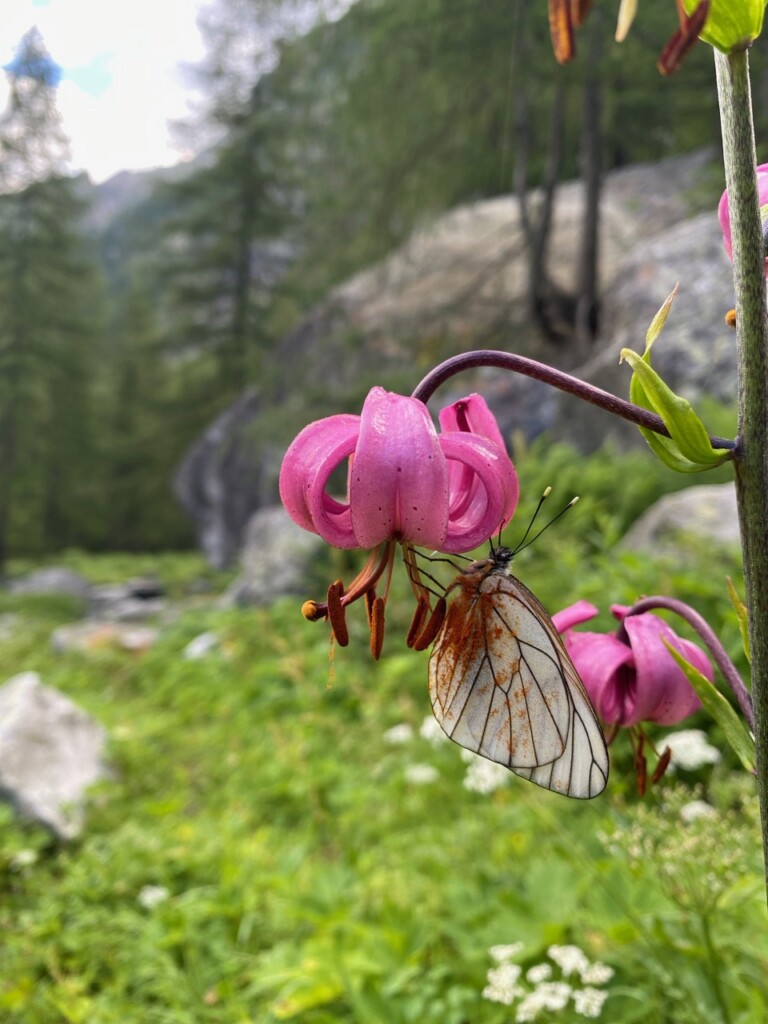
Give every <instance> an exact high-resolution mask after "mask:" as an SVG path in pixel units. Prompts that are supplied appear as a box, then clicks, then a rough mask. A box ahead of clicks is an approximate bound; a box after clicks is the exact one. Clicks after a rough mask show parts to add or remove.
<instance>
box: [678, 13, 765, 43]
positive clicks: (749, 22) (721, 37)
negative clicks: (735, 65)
mask: <svg viewBox="0 0 768 1024" xmlns="http://www.w3.org/2000/svg"><path fill="white" fill-rule="evenodd" d="M699 2H700V0H684V7H685V13H686V14H692V13H693V12H694V11H695V10H696V8H697V7H698V6H699ZM765 5H766V0H712V2H711V4H710V8H709V14H708V15H707V20H706V22H705V24H704V29H703V31H702V33H701V35H700V36H699V38H700V39H701V40H703V42H705V43H709V44H710V46H714V47H716V48H717V49H718V50H722V51H723V53H731V52H732V51H733V50H742V49H744V47H746V46H749V44H750V43H751V42H752V40H753V39H757V37H758V36H759V35H760V33H761V32H762V30H763V14H764V13H765Z"/></svg>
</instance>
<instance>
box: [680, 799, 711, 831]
mask: <svg viewBox="0 0 768 1024" xmlns="http://www.w3.org/2000/svg"><path fill="white" fill-rule="evenodd" d="M680 817H681V818H682V819H683V821H684V822H685V823H686V825H687V824H689V822H691V821H696V820H698V819H699V818H716V817H717V811H716V810H715V808H714V807H713V806H712V804H708V803H707V801H706V800H690V801H689V802H688V803H687V804H683V806H682V807H681V808H680Z"/></svg>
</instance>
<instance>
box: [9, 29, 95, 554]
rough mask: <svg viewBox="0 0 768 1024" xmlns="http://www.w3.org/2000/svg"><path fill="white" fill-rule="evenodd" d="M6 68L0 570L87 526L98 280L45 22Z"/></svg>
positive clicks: (66, 539)
mask: <svg viewBox="0 0 768 1024" xmlns="http://www.w3.org/2000/svg"><path fill="white" fill-rule="evenodd" d="M5 71H6V73H7V75H8V78H9V83H10V100H9V103H8V107H7V109H6V111H5V112H4V113H3V115H2V116H1V117H0V153H1V154H2V156H3V163H2V166H1V167H0V368H1V369H2V372H1V373H0V573H1V572H2V571H3V570H4V568H5V564H6V561H7V558H8V555H9V552H10V551H11V550H13V551H18V552H22V551H25V552H39V551H47V550H51V549H54V548H56V547H60V546H63V545H67V544H70V543H73V542H74V541H75V540H80V539H82V538H83V537H84V536H86V535H87V533H88V530H89V529H90V527H91V524H90V522H89V514H90V513H89V510H90V507H91V505H90V502H89V500H88V499H89V497H92V495H90V493H89V488H90V487H91V486H92V484H93V480H94V477H93V467H92V466H89V445H88V437H89V392H90V375H91V372H92V371H91V367H92V360H91V356H92V352H93V346H94V344H95V341H96V340H97V334H96V328H95V321H96V318H97V313H98V300H97V299H96V296H95V290H94V289H95V278H94V275H93V271H92V267H91V264H90V262H89V259H88V254H87V251H86V248H85V245H84V243H83V240H82V236H81V233H80V221H81V218H82V215H83V212H84V204H83V200H82V198H81V197H80V195H79V191H78V183H77V181H76V180H75V179H73V178H70V177H66V176H65V170H66V160H67V151H68V145H67V140H66V137H65V135H64V132H63V130H62V127H61V121H60V118H59V114H58V111H57V109H56V95H55V94H56V85H57V83H58V80H59V77H60V72H59V69H58V67H57V65H56V64H55V63H54V62H53V60H52V59H51V57H50V55H49V54H48V52H47V51H46V49H45V46H44V44H43V41H42V38H41V36H40V34H39V32H38V31H37V30H36V29H32V30H30V31H29V32H28V33H27V34H26V35H25V36H24V37H23V39H22V40H21V43H20V45H19V48H18V51H17V53H16V56H15V58H14V60H13V61H12V62H11V63H10V64H9V65H7V66H6V68H5Z"/></svg>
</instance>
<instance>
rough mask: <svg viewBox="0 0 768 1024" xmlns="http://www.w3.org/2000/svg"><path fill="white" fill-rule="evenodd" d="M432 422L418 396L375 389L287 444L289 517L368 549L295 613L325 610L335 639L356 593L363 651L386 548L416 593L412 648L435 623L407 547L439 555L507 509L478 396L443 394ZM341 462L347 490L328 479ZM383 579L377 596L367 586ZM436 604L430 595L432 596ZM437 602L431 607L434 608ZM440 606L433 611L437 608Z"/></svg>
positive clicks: (377, 604) (495, 525)
mask: <svg viewBox="0 0 768 1024" xmlns="http://www.w3.org/2000/svg"><path fill="white" fill-rule="evenodd" d="M440 423H441V426H442V431H441V432H440V433H438V432H437V430H436V429H435V426H434V424H433V423H432V419H431V417H430V415H429V412H428V411H427V408H426V406H425V405H424V403H423V402H420V401H419V400H417V399H414V398H407V397H405V396H403V395H397V394H393V393H391V392H388V391H385V390H384V389H383V388H380V387H374V388H372V389H371V391H370V392H369V393H368V396H367V398H366V399H365V402H364V404H363V409H362V413H361V414H360V415H359V416H355V415H349V414H339V415H336V416H329V417H327V418H325V419H321V420H317V421H315V422H314V423H310V424H309V426H307V427H305V428H304V430H302V431H301V433H300V434H299V435H298V436H297V437H296V439H295V440H294V441H293V443H292V444H291V445H290V447H289V448H288V451H287V452H286V454H285V458H284V459H283V464H282V468H281V471H280V497H281V499H282V501H283V504H284V506H285V508H286V510H287V511H288V514H289V515H290V516H291V518H292V519H293V521H294V522H295V523H297V524H298V525H299V526H301V527H303V528H304V529H305V530H310V531H311V532H313V533H317V534H319V535H320V536H321V537H322V538H323V539H324V540H325V541H327V542H328V543H329V544H331V545H333V546H335V547H338V548H358V547H359V548H367V549H369V552H370V553H369V556H368V559H367V561H366V563H365V565H364V567H363V569H362V570H361V572H360V573H358V575H357V576H356V577H355V579H354V580H353V581H352V583H351V584H350V585H349V587H348V588H346V589H345V588H344V587H343V585H342V584H341V581H338V580H337V581H335V582H334V583H332V584H331V586H330V587H329V590H328V598H327V601H326V602H323V603H319V602H316V601H307V602H306V603H305V605H304V607H303V609H302V611H303V614H304V615H305V617H306V618H309V619H312V620H315V619H321V618H328V619H330V622H331V626H332V630H333V634H334V636H335V638H336V640H337V642H338V643H339V644H340V645H341V646H344V645H345V644H346V643H347V642H348V635H347V630H346V623H345V618H344V613H345V609H346V608H347V606H348V605H349V604H351V603H352V602H353V601H355V600H357V599H358V598H361V597H363V598H365V602H366V608H367V611H368V622H369V626H370V629H371V649H372V652H373V654H374V657H378V656H379V654H380V653H381V644H382V641H383V635H384V608H385V604H386V599H387V595H388V592H389V583H390V579H391V573H392V566H393V562H394V556H395V551H396V548H397V545H398V544H401V545H402V547H403V551H404V558H405V561H406V564H407V566H408V572H409V577H410V580H411V584H412V586H413V589H414V593H415V594H416V597H417V601H418V608H417V614H416V617H415V619H414V625H413V626H412V628H411V632H410V634H409V643H410V644H411V646H416V647H418V648H421V647H423V646H426V645H427V644H428V643H429V642H430V639H431V635H433V634H434V633H435V632H436V629H437V626H439V621H436V620H434V616H433V622H432V625H431V626H430V625H429V623H428V622H427V623H426V628H423V627H425V622H426V619H427V613H428V612H430V611H432V609H431V605H430V601H429V596H428V592H427V590H426V588H425V587H424V586H423V585H422V584H421V582H420V578H419V573H418V568H417V566H416V563H415V559H414V554H413V546H414V545H416V546H419V547H425V548H429V549H434V550H436V551H441V552H445V553H448V554H458V553H462V552H465V551H470V550H471V549H472V548H475V547H477V546H478V544H481V543H483V541H485V540H487V539H488V537H490V536H492V535H493V534H494V533H495V532H497V531H498V530H499V529H500V528H501V526H502V525H505V524H506V523H507V522H509V520H510V519H511V518H512V515H513V513H514V511H515V508H516V506H517V500H518V493H519V485H518V480H517V473H516V471H515V467H514V465H513V464H512V461H511V460H510V458H509V456H508V455H507V452H506V449H505V447H504V443H503V440H502V437H501V433H500V431H499V428H498V424H497V423H496V420H495V419H494V417H493V414H492V413H491V412H490V410H489V409H488V406H487V405H486V403H485V401H484V399H483V398H482V397H480V396H479V395H470V396H468V397H467V398H463V399H460V400H459V401H457V402H454V403H453V405H451V406H448V407H447V408H445V409H443V410H442V412H441V413H440ZM343 466H346V467H347V494H346V495H345V496H344V497H342V498H335V497H332V496H331V495H330V494H329V493H328V485H329V481H330V479H331V476H332V474H333V473H334V471H335V470H337V469H338V468H339V467H343ZM382 577H385V581H386V582H385V586H384V594H383V596H377V595H376V589H375V588H376V586H377V584H378V582H379V580H380V579H381V578H382ZM438 604H439V603H438ZM436 610H437V609H436ZM438 616H439V611H438Z"/></svg>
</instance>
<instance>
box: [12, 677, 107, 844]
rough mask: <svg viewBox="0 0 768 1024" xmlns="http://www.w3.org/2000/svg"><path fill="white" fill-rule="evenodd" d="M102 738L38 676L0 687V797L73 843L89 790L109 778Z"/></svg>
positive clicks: (101, 733) (93, 723)
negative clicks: (96, 783) (94, 784)
mask: <svg viewBox="0 0 768 1024" xmlns="http://www.w3.org/2000/svg"><path fill="white" fill-rule="evenodd" d="M105 742H106V732H105V730H104V729H103V728H102V727H101V725H99V724H98V722H96V721H94V719H92V718H91V717H90V716H89V715H87V714H86V713H85V712H84V711H83V710H82V709H81V708H79V707H77V705H76V704H74V703H73V702H72V701H71V700H70V699H69V698H68V697H65V696H64V695H63V694H61V693H59V692H58V691H57V690H54V689H51V688H50V687H47V686H43V685H42V683H41V682H40V677H39V676H38V674H37V673H36V672H23V673H22V674H21V675H17V676H14V677H13V678H12V679H9V680H8V682H6V683H5V684H4V685H3V686H2V687H0V793H2V795H3V796H4V797H5V798H6V799H8V800H10V801H11V803H12V804H13V805H14V807H15V808H16V809H17V810H18V812H19V813H20V814H21V815H22V816H24V817H26V818H29V819H31V820H33V821H36V822H39V823H40V824H41V825H44V826H46V827H47V828H49V829H50V830H51V831H52V832H53V833H54V834H55V835H56V836H58V837H59V838H61V839H72V838H73V837H74V836H76V835H78V834H79V832H80V831H81V829H82V827H83V821H84V808H85V795H86V791H87V789H88V787H89V786H91V785H93V783H95V782H98V781H99V780H101V779H105V778H107V777H108V775H109V772H108V770H107V767H106V764H105V762H104V746H105Z"/></svg>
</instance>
